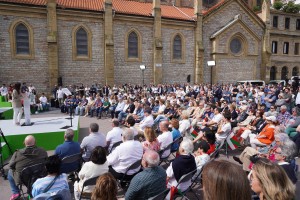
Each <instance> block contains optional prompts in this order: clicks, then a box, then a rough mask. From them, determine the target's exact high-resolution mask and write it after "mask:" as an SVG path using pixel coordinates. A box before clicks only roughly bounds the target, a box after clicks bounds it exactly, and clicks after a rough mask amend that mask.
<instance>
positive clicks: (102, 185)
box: [91, 173, 118, 200]
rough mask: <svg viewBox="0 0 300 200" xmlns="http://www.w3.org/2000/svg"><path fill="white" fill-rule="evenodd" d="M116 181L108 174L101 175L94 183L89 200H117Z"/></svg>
mask: <svg viewBox="0 0 300 200" xmlns="http://www.w3.org/2000/svg"><path fill="white" fill-rule="evenodd" d="M117 193H118V186H117V181H116V179H115V178H114V177H113V175H111V174H110V173H105V174H103V175H101V176H100V177H99V178H98V179H97V182H96V186H95V188H94V190H93V193H92V198H91V200H117Z"/></svg>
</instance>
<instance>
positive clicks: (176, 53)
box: [173, 35, 182, 59]
mask: <svg viewBox="0 0 300 200" xmlns="http://www.w3.org/2000/svg"><path fill="white" fill-rule="evenodd" d="M173 59H182V41H181V37H180V36H179V35H176V36H175V38H174V41H173Z"/></svg>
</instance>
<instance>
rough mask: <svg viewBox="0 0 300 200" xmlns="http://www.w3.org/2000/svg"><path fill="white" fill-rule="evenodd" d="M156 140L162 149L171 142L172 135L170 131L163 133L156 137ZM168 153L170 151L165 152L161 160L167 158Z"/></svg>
mask: <svg viewBox="0 0 300 200" xmlns="http://www.w3.org/2000/svg"><path fill="white" fill-rule="evenodd" d="M157 140H158V141H159V143H160V149H164V148H166V147H167V146H168V145H169V144H171V143H172V142H173V135H172V133H171V132H170V131H167V132H163V133H162V134H160V135H159V136H158V137H157ZM170 151H171V150H169V151H165V152H164V153H163V155H162V158H165V157H167V156H168V155H169V154H170Z"/></svg>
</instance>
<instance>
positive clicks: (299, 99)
mask: <svg viewBox="0 0 300 200" xmlns="http://www.w3.org/2000/svg"><path fill="white" fill-rule="evenodd" d="M295 103H296V105H298V104H300V92H298V93H297V96H296V102H295Z"/></svg>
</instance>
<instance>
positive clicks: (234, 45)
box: [230, 38, 242, 54]
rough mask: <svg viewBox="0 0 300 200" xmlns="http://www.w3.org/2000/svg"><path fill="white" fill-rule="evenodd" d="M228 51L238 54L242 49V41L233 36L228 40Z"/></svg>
mask: <svg viewBox="0 0 300 200" xmlns="http://www.w3.org/2000/svg"><path fill="white" fill-rule="evenodd" d="M230 51H231V52H232V53H233V54H239V53H240V52H241V51H242V42H241V40H240V39H239V38H234V39H233V40H231V42H230Z"/></svg>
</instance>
